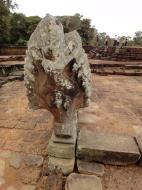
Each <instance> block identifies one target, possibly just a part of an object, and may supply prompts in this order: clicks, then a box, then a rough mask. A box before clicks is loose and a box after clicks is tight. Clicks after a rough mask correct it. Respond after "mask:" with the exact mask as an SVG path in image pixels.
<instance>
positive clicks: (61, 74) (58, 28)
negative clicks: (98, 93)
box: [25, 15, 91, 138]
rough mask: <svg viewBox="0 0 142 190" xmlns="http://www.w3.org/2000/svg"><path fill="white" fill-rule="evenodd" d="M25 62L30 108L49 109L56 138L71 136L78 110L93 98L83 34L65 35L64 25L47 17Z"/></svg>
mask: <svg viewBox="0 0 142 190" xmlns="http://www.w3.org/2000/svg"><path fill="white" fill-rule="evenodd" d="M25 61H26V64H25V85H26V87H27V96H28V99H29V103H30V106H31V107H32V108H34V109H37V108H45V109H48V110H49V111H50V112H51V113H52V114H53V115H54V118H55V134H56V136H59V137H66V138H68V137H71V136H72V126H73V125H74V120H75V118H76V110H77V109H79V108H81V107H85V106H86V105H88V104H89V102H90V96H91V90H90V89H91V85H90V79H91V72H90V67H89V64H88V60H87V55H86V54H85V52H84V50H83V48H82V43H81V38H80V36H79V34H78V33H77V32H76V31H73V32H70V33H68V34H64V31H63V26H62V24H61V22H60V21H59V20H57V19H56V18H55V17H52V16H51V15H47V16H46V17H45V18H44V19H42V20H41V22H40V23H39V24H38V26H37V28H36V30H35V31H34V32H33V34H32V35H31V37H30V40H29V42H28V50H27V54H26V60H25Z"/></svg>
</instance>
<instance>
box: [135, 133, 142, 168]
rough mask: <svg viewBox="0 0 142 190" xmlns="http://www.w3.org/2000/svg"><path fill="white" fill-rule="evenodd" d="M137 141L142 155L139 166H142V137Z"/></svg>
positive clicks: (137, 138)
mask: <svg viewBox="0 0 142 190" xmlns="http://www.w3.org/2000/svg"><path fill="white" fill-rule="evenodd" d="M136 141H137V143H138V147H139V150H140V153H141V157H140V160H139V165H140V166H142V135H140V136H137V137H136Z"/></svg>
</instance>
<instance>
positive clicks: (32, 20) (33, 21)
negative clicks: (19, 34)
mask: <svg viewBox="0 0 142 190" xmlns="http://www.w3.org/2000/svg"><path fill="white" fill-rule="evenodd" d="M40 21H41V18H40V17H39V16H29V17H26V33H27V36H28V38H29V36H30V35H31V34H32V33H33V31H34V30H35V28H36V27H37V24H38V23H39V22H40Z"/></svg>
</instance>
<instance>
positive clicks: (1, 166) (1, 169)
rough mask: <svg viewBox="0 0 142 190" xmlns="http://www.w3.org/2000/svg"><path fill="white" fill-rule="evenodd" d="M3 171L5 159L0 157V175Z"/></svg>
mask: <svg viewBox="0 0 142 190" xmlns="http://www.w3.org/2000/svg"><path fill="white" fill-rule="evenodd" d="M4 173H5V161H4V160H2V159H0V177H2V176H4Z"/></svg>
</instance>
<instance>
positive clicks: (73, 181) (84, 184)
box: [65, 173, 102, 190]
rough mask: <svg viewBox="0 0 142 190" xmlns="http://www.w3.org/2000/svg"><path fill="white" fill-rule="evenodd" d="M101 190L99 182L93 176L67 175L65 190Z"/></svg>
mask: <svg viewBox="0 0 142 190" xmlns="http://www.w3.org/2000/svg"><path fill="white" fill-rule="evenodd" d="M79 189H81V190H102V184H101V180H100V179H99V178H98V177H96V176H93V175H85V174H75V173H72V174H70V175H69V177H68V178H67V181H66V185H65V190H79Z"/></svg>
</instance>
